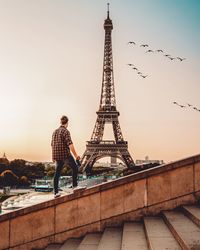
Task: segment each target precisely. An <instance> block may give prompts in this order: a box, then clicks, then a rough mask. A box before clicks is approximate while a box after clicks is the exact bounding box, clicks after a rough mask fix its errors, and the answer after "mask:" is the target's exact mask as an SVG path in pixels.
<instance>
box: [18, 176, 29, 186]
mask: <svg viewBox="0 0 200 250" xmlns="http://www.w3.org/2000/svg"><path fill="white" fill-rule="evenodd" d="M19 185H20V186H23V187H28V186H29V185H30V181H29V180H28V178H27V177H26V176H21V177H20V178H19Z"/></svg>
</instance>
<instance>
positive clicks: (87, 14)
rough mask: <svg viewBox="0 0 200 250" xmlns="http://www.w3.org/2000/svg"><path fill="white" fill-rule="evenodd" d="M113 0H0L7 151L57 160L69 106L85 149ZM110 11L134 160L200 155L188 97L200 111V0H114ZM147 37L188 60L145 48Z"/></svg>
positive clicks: (1, 105)
mask: <svg viewBox="0 0 200 250" xmlns="http://www.w3.org/2000/svg"><path fill="white" fill-rule="evenodd" d="M106 4H107V1H105V0H102V1H99V0H84V1H83V0H74V1H69V0H0V88H1V89H0V126H1V127H0V157H1V155H3V153H4V152H5V153H6V155H7V157H8V159H9V160H13V159H19V158H22V159H25V160H30V161H51V146H50V142H51V135H52V132H53V130H54V129H55V128H57V127H58V126H59V119H60V117H61V116H62V115H64V114H65V115H67V116H68V117H69V130H70V131H71V135H72V139H73V142H74V145H75V147H76V149H77V151H78V153H79V154H80V155H82V154H83V153H84V150H85V145H86V141H87V140H90V137H91V134H92V131H93V128H94V125H95V121H96V111H97V110H98V108H99V101H100V93H101V82H102V70H103V50H104V29H103V23H104V19H105V18H106V8H107V6H106ZM110 18H111V19H112V21H113V26H114V29H113V32H112V42H113V63H114V82H115V94H116V102H117V109H118V111H119V112H120V116H119V122H120V125H121V129H122V133H123V136H124V139H125V140H127V141H128V147H129V151H130V153H131V155H132V157H133V159H134V160H136V159H143V158H144V157H145V156H147V155H148V156H149V158H150V159H160V160H164V161H165V162H169V161H173V160H178V159H181V158H185V157H188V156H191V155H195V154H199V153H200V112H198V111H196V110H194V109H193V108H192V107H189V106H188V105H187V103H189V104H192V105H193V106H194V107H197V108H198V109H200V49H199V47H200V30H199V27H200V1H199V0H115V1H114V0H111V1H110ZM128 41H134V42H136V46H133V45H128ZM143 43H147V44H149V46H150V48H151V49H153V50H156V49H162V50H163V51H164V54H170V55H171V56H172V57H184V58H186V60H183V61H182V62H180V60H178V59H176V60H173V61H171V60H170V59H168V58H167V57H165V56H164V55H163V54H162V53H145V51H146V49H144V48H142V47H140V45H141V44H143ZM128 63H133V64H134V65H135V66H136V67H137V68H139V69H140V70H141V71H142V72H143V73H144V74H146V75H148V77H147V78H145V79H143V78H142V77H140V76H139V75H138V74H137V73H136V71H135V70H133V69H131V67H129V66H128V65H127V64H128ZM174 101H176V102H178V103H180V104H183V105H185V106H187V107H186V108H180V107H178V106H177V105H174V104H173V102H174ZM111 138H112V133H111V128H110V127H109V126H106V131H105V139H111Z"/></svg>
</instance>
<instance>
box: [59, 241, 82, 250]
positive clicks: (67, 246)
mask: <svg viewBox="0 0 200 250" xmlns="http://www.w3.org/2000/svg"><path fill="white" fill-rule="evenodd" d="M81 241H82V239H69V240H67V241H65V243H64V244H63V245H62V246H61V247H60V248H59V250H76V249H77V247H78V246H79V244H80V243H81Z"/></svg>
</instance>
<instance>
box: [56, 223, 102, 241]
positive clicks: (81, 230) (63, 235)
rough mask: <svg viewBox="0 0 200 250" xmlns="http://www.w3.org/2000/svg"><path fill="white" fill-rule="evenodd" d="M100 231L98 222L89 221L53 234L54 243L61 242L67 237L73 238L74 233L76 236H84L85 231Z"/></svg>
mask: <svg viewBox="0 0 200 250" xmlns="http://www.w3.org/2000/svg"><path fill="white" fill-rule="evenodd" d="M92 232H100V222H96V223H91V224H89V225H86V226H82V227H78V228H74V229H71V230H68V231H66V232H62V233H58V234H56V235H55V243H62V242H64V241H66V240H67V239H70V238H73V237H74V236H75V235H76V238H79V237H82V236H84V235H85V234H86V233H92Z"/></svg>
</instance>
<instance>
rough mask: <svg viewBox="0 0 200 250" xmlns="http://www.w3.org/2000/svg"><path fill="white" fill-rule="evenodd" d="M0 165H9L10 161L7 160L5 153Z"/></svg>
mask: <svg viewBox="0 0 200 250" xmlns="http://www.w3.org/2000/svg"><path fill="white" fill-rule="evenodd" d="M0 163H3V164H6V165H8V164H9V160H8V159H7V157H6V154H5V153H4V154H3V157H1V158H0Z"/></svg>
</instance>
